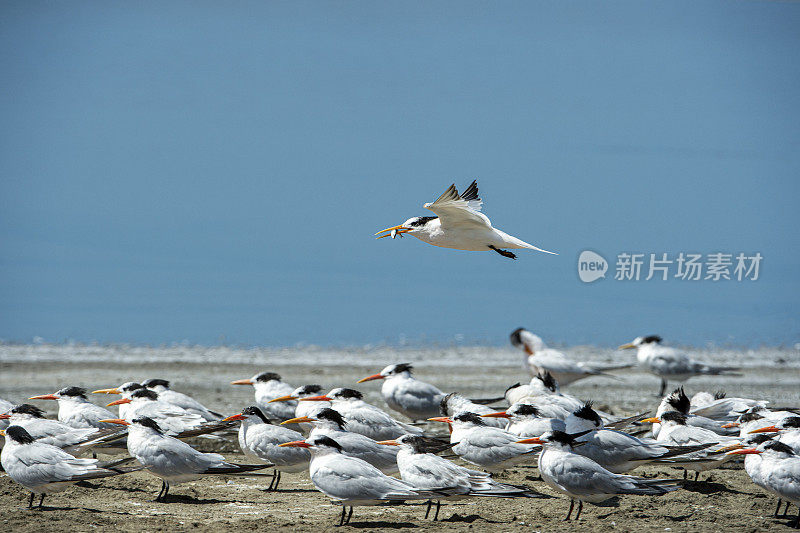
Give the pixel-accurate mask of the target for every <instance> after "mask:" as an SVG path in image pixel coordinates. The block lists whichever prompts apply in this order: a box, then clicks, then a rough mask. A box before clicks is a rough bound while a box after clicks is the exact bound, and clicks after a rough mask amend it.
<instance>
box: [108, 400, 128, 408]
mask: <svg viewBox="0 0 800 533" xmlns="http://www.w3.org/2000/svg"><path fill="white" fill-rule="evenodd" d="M123 403H131V399H130V398H120V399H119V400H114V401H113V402H111V403H109V404H106V407H111V406H112V405H122V404H123Z"/></svg>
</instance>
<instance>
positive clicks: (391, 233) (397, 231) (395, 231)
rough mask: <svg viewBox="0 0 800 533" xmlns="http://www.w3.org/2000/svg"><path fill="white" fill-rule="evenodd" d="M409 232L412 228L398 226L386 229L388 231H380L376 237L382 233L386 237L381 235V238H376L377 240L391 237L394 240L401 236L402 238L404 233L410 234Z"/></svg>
mask: <svg viewBox="0 0 800 533" xmlns="http://www.w3.org/2000/svg"><path fill="white" fill-rule="evenodd" d="M409 231H411V228H406V227H405V226H403V225H402V224H400V225H398V226H392V227H391V228H386V229H382V230H380V231H379V232H378V233H376V234H375V235H381V233H384V235H381V236H380V237H375V238H376V239H383V238H384V237H391V238H392V239H394V238H395V237H396V236H398V235H400V236H401V237H402V236H403V233H408V232H409Z"/></svg>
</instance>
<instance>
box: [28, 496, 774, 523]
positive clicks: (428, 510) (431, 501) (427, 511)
mask: <svg viewBox="0 0 800 533" xmlns="http://www.w3.org/2000/svg"><path fill="white" fill-rule="evenodd" d="M31 498H33V493H32V492H31ZM432 504H433V500H428V508H427V509H425V518H424V520H427V519H428V515H429V514H430V512H431V505H432ZM780 506H781V504H780V503H779V504H778V507H780ZM776 516H777V515H776Z"/></svg>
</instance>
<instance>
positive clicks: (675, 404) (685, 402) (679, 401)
mask: <svg viewBox="0 0 800 533" xmlns="http://www.w3.org/2000/svg"><path fill="white" fill-rule="evenodd" d="M667 403H668V404H669V405H671V406H672V408H673V409H675V410H676V411H678V412H679V413H683V414H688V413H689V409H690V408H691V402H690V401H689V397H688V396H686V393H685V392H683V387H681V388H679V389H675V390H674V391H672V393H671V394H670V395H669V396H667Z"/></svg>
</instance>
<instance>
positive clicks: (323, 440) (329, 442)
mask: <svg viewBox="0 0 800 533" xmlns="http://www.w3.org/2000/svg"><path fill="white" fill-rule="evenodd" d="M312 444H314V445H315V446H329V447H331V448H336V449H337V450H339V451H340V452H341V451H342V447H341V446H339V443H338V442H336V441H335V440H333V439H332V438H330V437H326V436H325V435H322V436H320V437H317V438H315V439H314V442H312Z"/></svg>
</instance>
